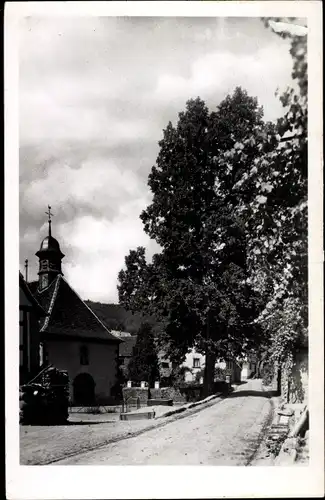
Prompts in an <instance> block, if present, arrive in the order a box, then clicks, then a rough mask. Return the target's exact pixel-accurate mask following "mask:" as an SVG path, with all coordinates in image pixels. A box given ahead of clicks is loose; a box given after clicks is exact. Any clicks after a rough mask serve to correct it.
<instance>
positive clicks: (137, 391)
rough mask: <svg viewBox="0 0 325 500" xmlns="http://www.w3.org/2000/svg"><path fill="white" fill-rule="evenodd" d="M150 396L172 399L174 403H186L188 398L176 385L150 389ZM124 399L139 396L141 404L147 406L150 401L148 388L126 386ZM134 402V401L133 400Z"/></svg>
mask: <svg viewBox="0 0 325 500" xmlns="http://www.w3.org/2000/svg"><path fill="white" fill-rule="evenodd" d="M150 396H151V398H153V399H172V400H173V401H174V403H185V402H186V398H185V396H184V395H183V394H181V393H180V391H179V390H177V389H175V388H174V387H161V388H160V389H150ZM123 398H124V401H126V400H128V399H129V398H139V399H140V404H141V406H146V405H147V401H148V388H144V389H143V388H141V387H124V388H123ZM132 403H134V402H132Z"/></svg>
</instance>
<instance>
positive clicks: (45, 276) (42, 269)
mask: <svg viewBox="0 0 325 500" xmlns="http://www.w3.org/2000/svg"><path fill="white" fill-rule="evenodd" d="M45 213H46V215H48V224H49V229H48V231H49V233H48V236H46V237H45V238H44V239H43V241H42V243H41V246H40V249H39V251H38V252H36V255H37V257H38V258H39V271H38V276H39V285H38V288H39V290H43V288H46V287H47V286H49V285H50V284H51V282H52V281H53V279H54V278H55V277H56V276H57V275H58V274H63V273H62V269H61V261H62V259H63V257H64V254H63V253H62V252H61V249H60V245H59V242H58V241H57V240H56V239H55V238H53V236H52V232H51V224H52V220H51V217H52V216H53V214H52V213H51V207H50V205H48V212H45Z"/></svg>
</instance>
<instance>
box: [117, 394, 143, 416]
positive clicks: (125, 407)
mask: <svg viewBox="0 0 325 500" xmlns="http://www.w3.org/2000/svg"><path fill="white" fill-rule="evenodd" d="M132 401H133V402H135V404H134V405H132ZM132 406H133V408H134V407H135V408H136V409H137V410H138V409H139V408H141V403H140V398H139V397H134V396H129V397H128V398H127V399H124V400H123V403H122V407H121V411H122V413H127V412H129V411H131V410H132Z"/></svg>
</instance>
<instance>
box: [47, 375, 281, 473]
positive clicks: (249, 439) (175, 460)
mask: <svg viewBox="0 0 325 500" xmlns="http://www.w3.org/2000/svg"><path fill="white" fill-rule="evenodd" d="M271 418H272V406H271V400H270V399H269V398H268V395H267V393H265V392H263V391H262V385H261V381H260V380H252V381H249V382H248V383H246V384H243V385H241V386H239V388H238V389H237V390H236V391H235V392H234V393H232V394H231V395H230V396H229V397H228V398H226V399H224V400H222V401H219V402H216V403H215V404H214V405H213V406H210V407H208V408H204V409H202V410H201V411H200V412H198V413H196V414H194V415H189V416H188V417H185V418H181V419H179V420H176V421H173V422H170V423H168V424H167V425H165V426H163V427H160V428H157V429H153V430H150V431H148V432H145V433H144V434H141V435H139V436H137V437H133V438H129V439H124V440H122V441H119V442H116V443H113V444H109V445H106V446H105V447H102V448H99V449H97V450H94V451H89V452H85V453H82V454H80V455H77V456H74V457H70V458H67V459H64V460H61V461H59V462H56V465H248V464H249V463H250V461H251V460H252V458H253V456H254V454H255V452H256V451H257V449H258V447H259V444H260V441H261V439H262V437H263V435H264V432H265V429H266V428H267V426H268V425H269V423H270V419H271Z"/></svg>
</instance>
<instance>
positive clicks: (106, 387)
mask: <svg viewBox="0 0 325 500" xmlns="http://www.w3.org/2000/svg"><path fill="white" fill-rule="evenodd" d="M49 208H50V207H49ZM48 224H49V225H48V236H46V237H45V238H44V239H43V241H42V242H41V245H40V249H39V250H38V252H36V256H37V257H38V259H39V271H38V276H39V279H38V281H34V282H32V283H29V284H28V288H29V290H30V291H31V293H32V294H33V296H34V297H35V299H36V301H37V303H38V304H39V305H40V306H41V308H42V310H44V311H45V314H43V316H41V317H40V319H39V328H38V329H39V331H38V332H37V337H38V338H39V365H40V369H41V367H42V366H46V365H48V364H52V365H53V366H54V367H55V368H57V369H59V370H66V371H67V372H68V375H69V379H70V399H71V402H72V404H74V405H77V406H78V405H80V406H81V405H92V404H94V403H97V404H110V402H111V401H112V397H113V394H114V386H115V384H116V383H117V376H118V357H119V345H120V344H121V343H122V342H123V340H121V339H120V338H118V337H117V336H116V335H114V334H113V333H111V332H110V331H109V330H108V329H107V328H106V326H105V325H104V324H103V323H102V322H101V321H100V319H99V318H98V317H97V316H96V314H95V313H94V312H93V311H92V309H90V307H88V306H87V305H86V303H85V302H84V300H83V299H82V298H81V297H80V296H79V295H78V293H77V292H76V291H75V290H74V289H73V288H72V287H71V286H70V284H69V283H68V281H67V280H66V279H65V277H64V275H63V272H62V259H63V258H64V254H63V253H62V252H61V249H60V245H59V242H58V241H57V240H56V239H55V238H54V237H53V236H52V234H51V213H50V210H49V221H48ZM85 279H87V278H86V276H85ZM35 335H36V334H35Z"/></svg>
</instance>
